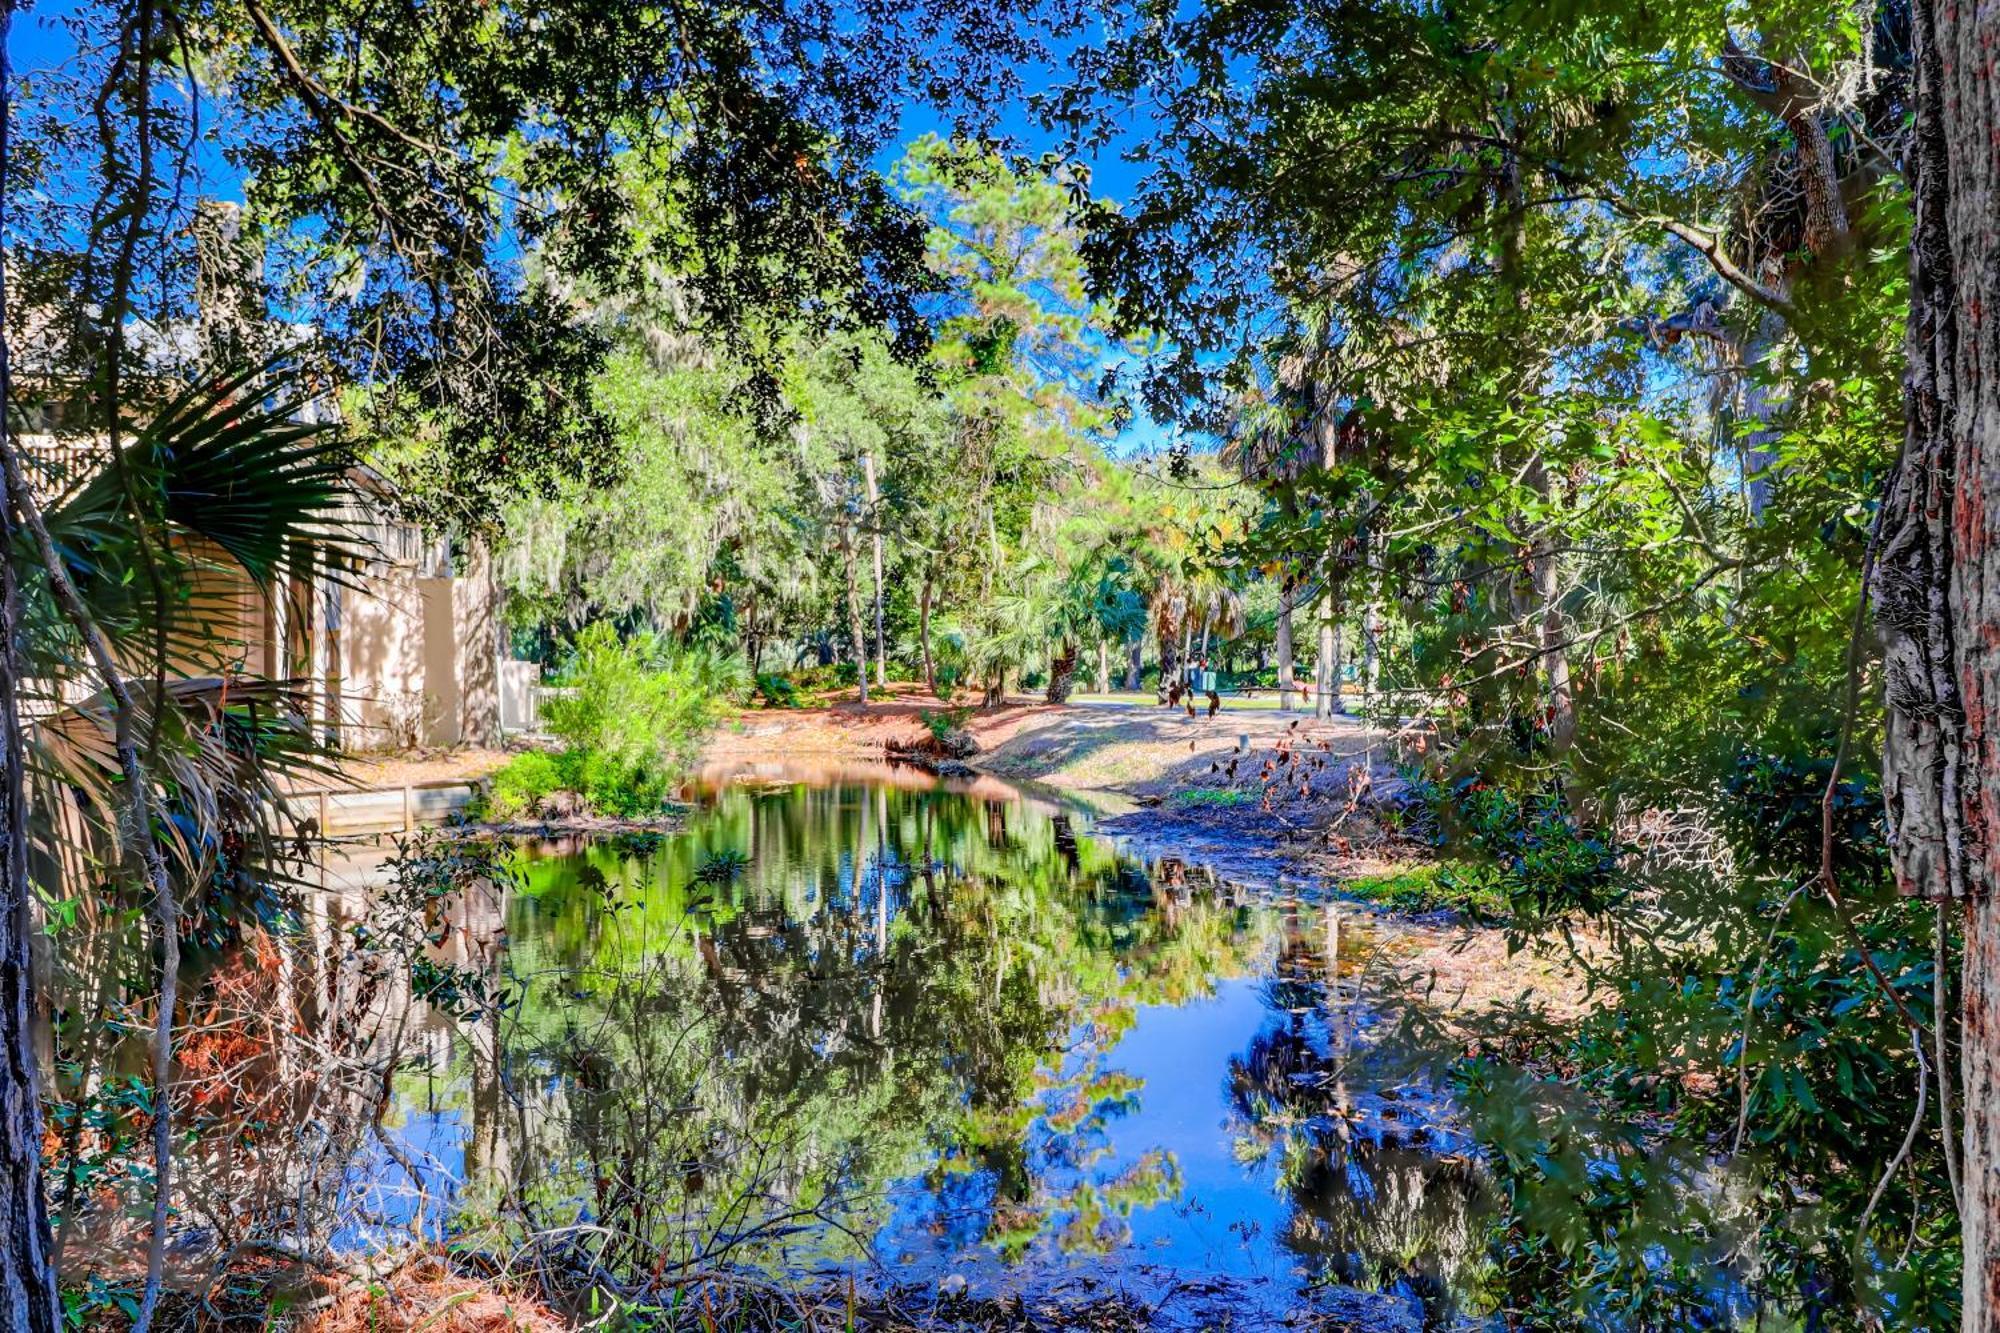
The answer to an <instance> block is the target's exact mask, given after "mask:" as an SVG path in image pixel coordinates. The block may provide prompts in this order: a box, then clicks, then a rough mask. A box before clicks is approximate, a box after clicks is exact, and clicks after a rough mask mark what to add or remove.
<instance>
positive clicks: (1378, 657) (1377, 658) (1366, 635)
mask: <svg viewBox="0 0 2000 1333" xmlns="http://www.w3.org/2000/svg"><path fill="white" fill-rule="evenodd" d="M1381 681H1382V604H1381V603H1380V602H1370V603H1368V605H1367V607H1366V608H1365V609H1364V610H1363V611H1362V613H1361V692H1362V698H1364V699H1366V700H1367V701H1368V707H1369V708H1371V709H1372V708H1373V707H1374V704H1375V691H1376V688H1377V687H1378V686H1379V685H1380V684H1381Z"/></svg>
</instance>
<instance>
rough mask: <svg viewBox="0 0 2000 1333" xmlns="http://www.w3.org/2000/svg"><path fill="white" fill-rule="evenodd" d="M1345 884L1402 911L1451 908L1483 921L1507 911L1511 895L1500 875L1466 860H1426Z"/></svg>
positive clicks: (1354, 892)
mask: <svg viewBox="0 0 2000 1333" xmlns="http://www.w3.org/2000/svg"><path fill="white" fill-rule="evenodd" d="M1341 888H1342V889H1344V890H1345V891H1346V892H1348V893H1350V894H1352V895H1353V896H1354V897H1356V898H1360V899H1362V900H1363V901H1365V902H1371V903H1375V904H1378V905H1380V906H1382V907H1390V908H1394V909H1395V910H1397V911H1399V912H1435V911H1437V910H1439V909H1440V908H1449V909H1450V910H1452V911H1454V912H1459V913H1463V914H1464V915H1466V916H1469V917H1472V918H1473V919H1475V920H1479V921H1497V920H1500V919H1502V918H1504V917H1505V916H1506V915H1507V895H1506V894H1505V893H1503V892H1502V891H1501V889H1500V886H1499V882H1498V878H1497V876H1494V875H1492V874H1488V873H1483V872H1482V870H1481V868H1480V867H1478V866H1475V865H1471V864H1469V863H1467V862H1463V861H1439V862H1426V863H1422V864H1417V865H1410V866H1405V867H1403V868H1401V869H1399V870H1394V871H1391V872H1389V873H1388V874H1383V875H1360V876H1357V877H1355V878H1354V879H1350V880H1347V881H1346V882H1345V883H1343V884H1342V885H1341Z"/></svg>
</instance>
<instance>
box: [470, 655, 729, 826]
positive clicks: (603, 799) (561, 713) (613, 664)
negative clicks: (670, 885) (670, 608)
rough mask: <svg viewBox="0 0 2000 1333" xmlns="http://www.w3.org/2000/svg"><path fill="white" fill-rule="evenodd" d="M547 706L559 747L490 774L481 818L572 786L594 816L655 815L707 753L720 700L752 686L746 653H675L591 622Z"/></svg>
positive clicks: (512, 813) (501, 815)
mask: <svg viewBox="0 0 2000 1333" xmlns="http://www.w3.org/2000/svg"><path fill="white" fill-rule="evenodd" d="M558 681H559V683H560V684H562V685H564V686H566V687H567V689H566V691H565V692H564V693H562V694H559V695H556V696H554V697H552V698H550V699H549V700H548V701H547V702H546V703H545V704H544V705H543V716H544V718H545V720H546V722H547V725H548V728H549V731H550V733H551V734H552V735H554V736H556V737H557V738H558V739H560V740H561V741H562V742H563V749H562V752H561V753H560V754H555V755H549V754H543V753H539V752H531V753H528V754H520V755H516V756H515V757H514V758H513V759H511V760H509V761H508V763H507V765H506V766H505V767H504V768H502V769H501V770H500V771H499V772H497V773H495V774H494V775H493V782H492V786H491V788H490V789H489V791H488V794H487V797H486V799H485V801H484V802H482V803H481V805H480V807H479V808H478V809H476V810H475V811H473V815H474V817H475V818H491V819H518V818H521V817H523V816H526V815H531V814H533V813H535V811H536V810H537V808H538V807H540V806H541V804H542V802H543V801H544V800H545V799H546V798H547V797H548V796H549V795H550V794H551V793H553V792H558V791H573V792H576V793H577V794H578V795H579V796H581V797H582V798H583V803H584V805H585V806H586V807H587V808H588V809H590V810H591V811H593V812H594V813H597V814H602V815H612V816H616V817H618V818H623V819H629V818H636V817H640V816H644V815H649V814H654V813H657V812H658V811H659V810H660V808H661V807H662V806H664V805H665V804H666V803H667V801H668V799H669V797H671V796H672V794H673V790H674V788H675V787H676V786H677V785H678V784H679V783H680V781H681V779H682V778H683V777H684V776H685V775H686V774H687V772H688V770H689V769H690V768H692V767H693V766H694V763H695V761H696V759H698V758H699V757H700V754H701V747H702V745H703V744H704V743H705V742H706V741H707V739H708V734H709V732H710V731H711V730H712V729H713V727H714V725H715V722H716V720H717V718H718V716H719V715H720V713H721V710H722V707H723V705H724V703H725V702H726V701H728V700H729V699H730V698H732V697H736V696H739V695H741V694H744V693H747V691H748V689H749V687H750V678H749V674H748V673H747V672H746V671H745V670H744V668H743V665H742V663H741V661H740V660H738V659H736V658H733V657H729V656H724V655H718V654H716V653H711V652H702V651H693V652H682V651H675V650H674V649H672V648H671V647H670V646H669V645H667V644H666V643H664V642H663V641H661V640H660V639H658V638H657V637H655V636H653V635H649V634H642V635H636V636H634V637H633V638H631V639H629V640H621V639H620V638H619V637H618V634H617V631H616V630H614V629H613V628H612V627H611V626H609V625H603V624H599V625H592V626H590V627H589V628H588V629H586V630H584V632H583V633H582V634H581V635H579V636H578V637H577V641H576V651H575V654H574V655H573V656H572V657H571V659H570V662H569V664H568V666H567V667H566V668H565V669H564V670H563V672H562V674H561V675H560V676H559V677H558Z"/></svg>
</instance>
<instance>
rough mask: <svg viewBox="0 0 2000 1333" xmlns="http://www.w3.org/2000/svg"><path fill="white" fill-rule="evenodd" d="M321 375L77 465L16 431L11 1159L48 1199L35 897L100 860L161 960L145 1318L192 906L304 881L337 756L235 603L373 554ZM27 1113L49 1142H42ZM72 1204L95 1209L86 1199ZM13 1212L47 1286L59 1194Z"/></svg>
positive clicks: (280, 375) (211, 403)
mask: <svg viewBox="0 0 2000 1333" xmlns="http://www.w3.org/2000/svg"><path fill="white" fill-rule="evenodd" d="M0 378H4V361H0ZM304 385H305V380H304V378H303V377H302V375H301V374H300V373H299V372H298V371H297V369H296V368H295V367H288V366H279V365H265V366H260V367H252V368H243V369H236V370H232V371H230V372H227V373H224V374H221V375H217V376H215V377H213V378H212V379H209V380H207V381H206V382H203V383H199V384H197V385H196V386H194V387H192V388H188V389H185V390H183V391H181V392H178V393H175V394H172V395H171V396H169V397H167V398H166V400H165V401H164V402H161V403H160V404H159V405H158V406H157V407H156V408H155V410H153V412H152V414H151V416H150V419H149V420H148V421H147V423H146V424H145V425H144V426H143V427H142V428H141V429H140V430H138V432H137V433H136V434H135V435H134V436H133V437H132V438H131V439H130V441H129V442H122V441H114V442H113V444H112V445H111V446H110V447H107V448H101V449H99V450H97V451H96V452H95V454H90V453H86V455H85V457H84V460H83V462H84V466H82V467H80V468H73V469H71V470H68V471H67V472H65V470H64V469H63V468H61V467H60V466H58V465H57V464H56V463H54V462H53V461H51V460H49V459H45V458H40V457H31V456H30V455H29V454H28V453H27V452H26V451H24V450H23V449H22V448H21V447H20V446H19V442H18V441H17V440H16V439H15V438H13V437H12V435H11V434H10V433H8V432H6V431H4V430H0V473H4V481H5V484H6V499H7V501H8V503H7V504H6V506H5V509H6V513H7V521H6V532H7V536H8V539H9V540H8V543H7V549H6V565H5V578H6V587H5V592H6V618H7V620H8V622H9V624H10V625H11V626H12V627H14V629H15V632H14V633H12V634H10V635H9V636H8V642H9V647H10V650H11V654H12V658H11V661H9V662H8V663H7V664H6V666H7V670H6V671H4V672H0V675H4V676H5V677H6V678H7V681H8V685H9V688H10V690H11V697H10V698H8V699H6V700H4V701H0V704H4V705H5V708H4V711H5V719H4V720H5V723H6V731H7V736H6V740H7V742H8V753H7V755H6V761H7V762H6V767H7V770H8V776H9V779H10V780H9V783H8V793H7V794H8V796H9V797H10V800H9V802H8V804H9V805H10V807H11V808H10V809H9V810H8V811H7V814H8V815H9V817H10V818H9V822H8V826H7V829H6V835H7V839H8V852H9V857H8V863H7V871H8V873H7V877H6V885H5V887H6V890H7V894H8V911H7V913H6V919H5V927H4V929H3V930H0V971H5V972H7V974H8V975H9V977H10V978H12V981H10V983H9V984H10V989H9V991H8V995H7V1000H8V1003H7V1004H6V1005H5V1008H4V1011H3V1012H0V1039H4V1043H0V1044H3V1045H4V1049H5V1051H6V1052H7V1055H8V1059H7V1062H6V1066H7V1067H6V1070H5V1072H4V1074H0V1102H4V1103H5V1105H6V1106H7V1108H8V1123H7V1135H6V1143H5V1145H4V1147H0V1152H4V1153H5V1155H6V1156H7V1158H8V1159H9V1160H5V1161H0V1169H4V1170H5V1171H6V1172H7V1173H8V1174H9V1180H10V1185H9V1189H10V1190H12V1191H13V1194H12V1195H11V1196H10V1197H11V1198H12V1199H14V1200H16V1201H19V1200H22V1199H23V1198H24V1195H23V1191H24V1190H25V1189H29V1188H32V1192H33V1193H35V1194H36V1195H39V1192H40V1166H41V1163H40V1160H39V1158H40V1153H39V1119H40V1114H39V1102H38V1100H37V1098H38V1094H39V1089H38V1088H37V1087H36V1078H35V1072H34V1071H35V1067H36V1064H37V1060H36V1058H35V1056H34V1050H35V1046H34V1042H33V1035H32V1032H31V1031H30V1018H29V1015H30V1013H31V1012H32V1004H31V1002H24V1001H29V997H28V996H27V995H26V993H25V991H24V990H23V988H22V985H21V979H22V978H25V977H26V976H27V975H28V971H27V969H28V965H29V964H28V939H27V931H28V930H29V928H30V919H29V913H28V906H27V905H28V902H29V896H28V895H29V893H30V891H31V886H32V889H33V890H39V892H40V893H41V894H42V895H44V897H45V898H47V899H48V900H49V901H52V902H55V903H58V904H60V903H62V902H64V901H66V900H74V898H75V896H76V895H78V894H80V893H81V892H82V885H80V884H79V883H78V882H77V880H76V878H75V877H74V876H73V875H71V874H68V873H65V872H66V871H69V870H72V869H73V868H75V867H78V866H90V867H93V868H94V874H93V876H92V881H93V882H92V885H91V889H92V893H93V895H102V894H106V893H108V894H110V895H112V896H113V897H114V898H115V899H116V900H117V903H116V905H118V906H121V907H123V908H125V909H127V910H122V911H108V912H100V913H98V914H97V915H98V916H99V917H100V918H101V919H103V920H105V921H107V922H109V923H112V925H111V927H110V928H112V929H115V930H119V931H126V930H127V927H126V923H127V922H129V921H131V920H133V919H134V918H136V917H137V916H138V915H139V913H140V912H141V911H143V912H146V913H148V914H149V918H150V932H151V936H152V939H151V945H152V949H153V951H154V952H155V953H156V954H157V956H158V958H159V992H158V997H157V1000H156V1004H155V1024H154V1033H153V1084H154V1088H153V1104H154V1114H153V1116H152V1127H153V1135H154V1144H153V1146H154V1154H155V1169H154V1187H155V1201H154V1208H153V1238H152V1244H151V1246H150V1248H149V1252H148V1282H147V1290H146V1297H145V1300H144V1302H143V1303H142V1307H141V1317H140V1320H139V1321H138V1322H140V1323H143V1322H145V1321H146V1319H147V1318H148V1317H149V1316H150V1312H151V1309H152V1306H153V1302H154V1300H155V1299H156V1297H157V1291H158V1285H159V1274H160V1267H161V1263H162V1260H163V1242H164V1238H165V1220H166V1211H167V1206H168V1202H169V1200H170V1198H171V1194H172V1171H171V1151H170V1147H171V1142H172V1138H171V1136H172V1132H173V1131H172V1120H173V1116H172V1105H171V1100H170V1095H169V1087H170V1080H171V1073H172V1059H173V1021H174V1010H175V996H176V993H177V987H178V981H179V955H180V950H179V941H180V936H181V933H182V922H183V921H184V920H186V919H188V915H189V909H190V908H195V909H198V910H200V911H202V912H207V911H208V910H210V909H211V908H215V909H217V910H221V911H224V912H227V911H229V910H231V909H232V908H234V907H236V906H240V904H234V903H229V902H223V901H219V900H220V899H221V898H222V897H223V896H225V895H228V894H231V893H232V892H235V891H239V890H242V889H245V888H249V889H251V891H256V890H257V889H260V888H261V889H269V888H271V887H273V886H277V885H281V884H282V883H283V882H284V881H285V879H286V877H287V876H286V866H287V851H286V848H287V847H288V846H289V844H288V842H287V841H286V839H285V838H284V837H282V836H281V835H282V833H283V832H284V830H283V829H282V828H281V822H282V821H284V819H285V809H284V802H283V794H282V791H283V781H282V780H283V778H284V776H285V775H286V774H287V773H291V772H296V771H298V770H299V769H300V768H301V767H302V766H304V767H312V766H317V765H320V764H322V763H323V762H324V761H323V757H322V756H320V755H319V754H318V752H317V748H316V744H315V742H314V740H313V738H312V736H311V731H310V727H309V725H308V717H307V713H306V709H305V703H304V697H303V694H302V691H301V689H300V683H298V682H287V681H275V680H260V679H250V678H246V677H244V676H242V675H241V674H240V673H238V672H235V671H232V670H230V669H229V668H228V664H227V662H226V660H225V658H226V653H225V652H222V651H218V628H219V625H220V624H221V619H220V617H221V616H223V615H225V614H229V613H232V612H234V611H235V610H236V609H237V607H238V606H239V605H240V603H239V601H238V598H237V595H236V593H235V591H234V590H235V589H236V588H240V587H242V586H243V585H244V584H247V585H248V587H250V588H253V589H257V590H260V591H261V592H263V593H264V594H265V595H270V594H271V593H272V592H273V590H275V589H276V588H278V587H279V586H281V585H283V584H285V583H287V582H289V581H294V580H308V579H311V578H312V577H313V576H314V575H315V574H321V575H327V574H332V576H335V577H338V570H339V569H340V568H341V567H343V566H345V565H346V564H348V563H349V562H350V560H351V558H352V556H353V554H354V553H355V552H356V551H357V550H358V547H359V542H358V539H357V538H356V537H355V536H354V535H353V533H352V530H351V529H350V527H349V526H348V520H347V517H346V515H347V512H348V504H349V487H348V473H349V468H350V465H351V460H350V457H349V454H348V452H347V450H346V448H345V446H344V445H343V444H342V443H341V442H340V440H339V439H338V438H337V437H336V436H335V435H334V434H333V432H331V430H330V429H329V428H328V427H327V426H326V425H324V424H321V423H320V422H319V420H318V419H317V414H316V413H314V412H312V411H309V410H306V409H307V408H308V405H309V403H308V400H309V399H310V397H311V395H310V393H309V392H308V391H307V390H306V389H305V388H304ZM31 852H32V857H31V855H30V853H31ZM128 933H129V932H128ZM131 942H132V943H137V941H136V940H133V941H131ZM61 948H62V941H61V940H60V938H59V939H58V943H57V949H58V951H60V949H61ZM23 1129H26V1130H27V1131H29V1132H32V1133H34V1134H35V1135H36V1139H35V1142H34V1143H33V1144H31V1145H25V1146H26V1148H27V1150H26V1152H25V1153H24V1152H23V1147H24V1145H23V1144H22V1143H21V1141H20V1137H19V1136H20V1134H21V1133H22V1131H23ZM16 1172H18V1173H19V1174H15V1173H16ZM23 1181H26V1182H28V1184H27V1185H26V1186H24V1185H23V1184H22V1182H23ZM72 1183H73V1181H72ZM59 1197H61V1198H62V1199H63V1201H64V1202H65V1203H72V1204H73V1202H74V1191H73V1190H72V1191H70V1192H69V1193H68V1194H65V1195H61V1196H59ZM11 1211H12V1213H13V1215H12V1216H11V1217H10V1218H9V1219H8V1220H9V1223H10V1227H18V1228H20V1234H17V1235H16V1236H14V1237H13V1238H12V1239H11V1242H10V1243H11V1244H12V1246H13V1248H12V1250H11V1251H10V1253H9V1256H8V1258H7V1259H6V1260H5V1261H4V1262H0V1268H4V1269H5V1270H6V1272H7V1276H8V1278H9V1280H11V1281H15V1282H17V1283H21V1284H22V1285H20V1286H17V1287H16V1288H15V1290H16V1291H17V1292H30V1291H38V1290H40V1288H41V1284H43V1283H45V1282H49V1281H50V1280H51V1279H50V1277H49V1274H48V1271H47V1270H48V1267H49V1264H50V1258H49V1256H50V1252H51V1251H50V1244H49V1240H50V1238H49V1236H48V1216H47V1211H46V1208H45V1206H44V1204H43V1202H42V1200H41V1199H40V1198H39V1197H36V1198H32V1199H28V1200H26V1208H25V1210H23V1208H22V1207H21V1206H20V1204H19V1202H16V1203H15V1204H14V1205H13V1206H12V1209H11ZM24 1259H25V1262H23V1260H24ZM49 1290H51V1291H52V1286H51V1287H49ZM22 1299H24V1300H25V1302H26V1304H25V1305H24V1306H22V1307H21V1309H22V1310H25V1309H26V1308H27V1307H28V1306H32V1307H34V1311H33V1312H30V1313H29V1314H28V1315H27V1318H26V1319H24V1320H22V1321H21V1326H23V1327H29V1328H34V1327H38V1323H37V1322H34V1321H37V1320H38V1319H39V1313H38V1312H39V1309H40V1298H39V1296H31V1297H25V1298H22ZM17 1312H19V1311H17Z"/></svg>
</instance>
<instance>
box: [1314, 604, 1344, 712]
mask: <svg viewBox="0 0 2000 1333" xmlns="http://www.w3.org/2000/svg"><path fill="white" fill-rule="evenodd" d="M1334 624H1335V620H1334V602H1333V594H1331V593H1328V594H1327V598H1326V601H1325V603H1324V604H1323V605H1322V607H1321V610H1320V616H1319V662H1318V663H1317V664H1316V665H1315V667H1314V672H1313V693H1314V698H1313V716H1314V717H1332V716H1333V715H1334V713H1335V712H1336V711H1337V709H1336V708H1335V701H1336V699H1337V697H1338V696H1337V691H1338V690H1339V689H1340V667H1339V665H1338V663H1337V662H1336V661H1335V658H1336V657H1337V656H1338V654H1339V652H1340V641H1339V638H1338V636H1337V635H1336V634H1335V632H1334Z"/></svg>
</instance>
